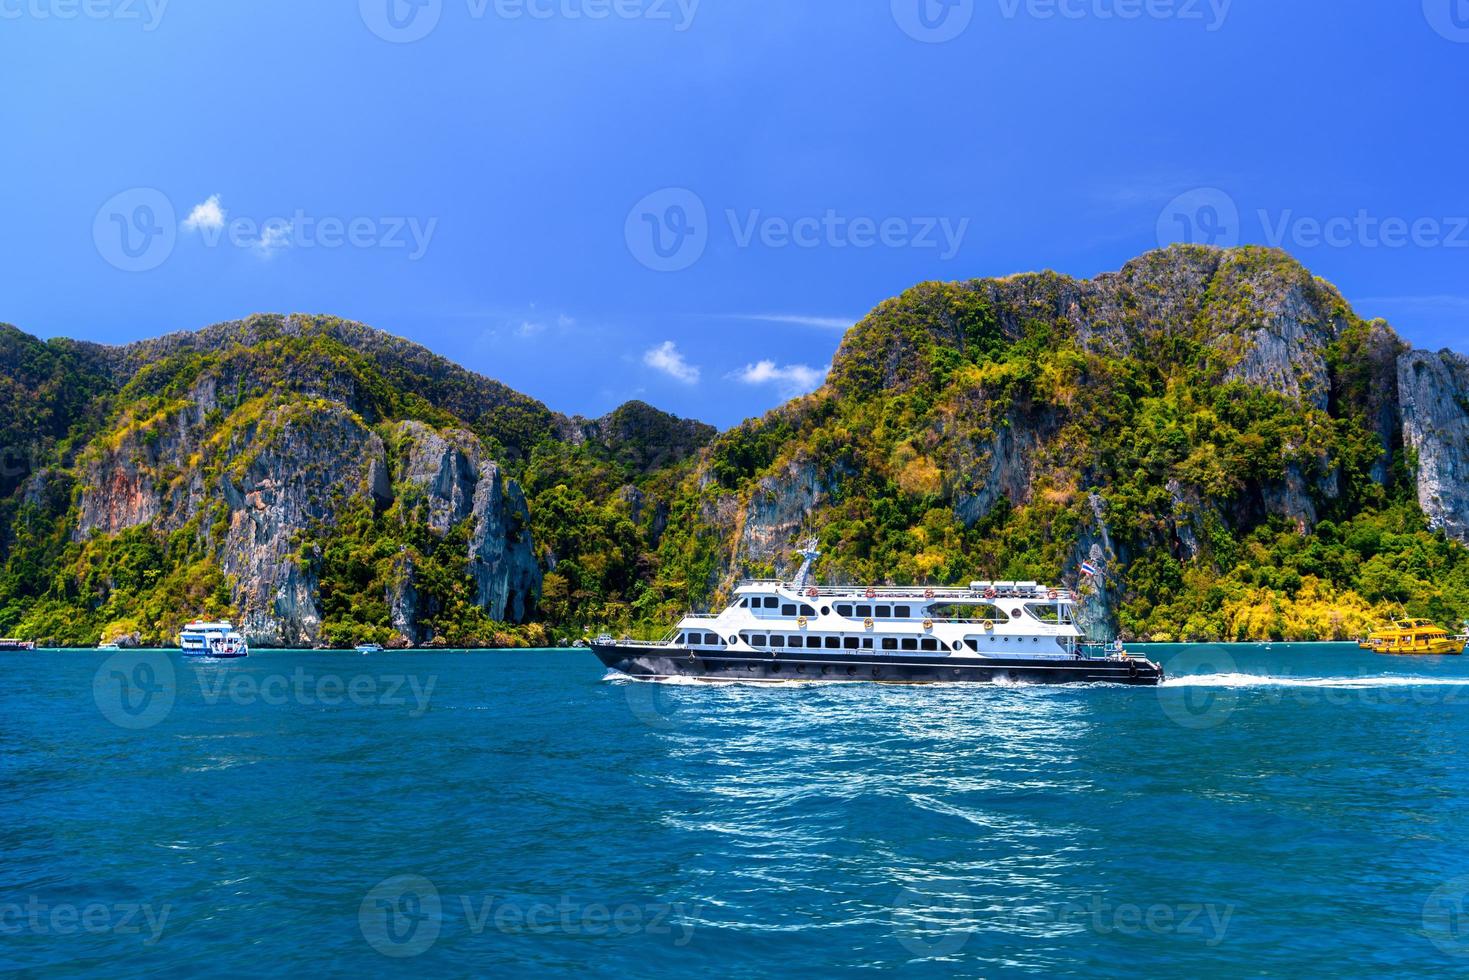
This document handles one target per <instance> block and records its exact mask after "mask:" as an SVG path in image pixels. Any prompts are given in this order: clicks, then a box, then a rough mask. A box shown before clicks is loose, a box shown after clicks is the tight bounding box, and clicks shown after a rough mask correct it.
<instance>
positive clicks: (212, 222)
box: [184, 194, 224, 231]
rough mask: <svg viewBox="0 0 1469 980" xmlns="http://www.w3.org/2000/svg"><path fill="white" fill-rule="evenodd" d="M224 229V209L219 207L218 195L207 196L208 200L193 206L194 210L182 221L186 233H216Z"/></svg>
mask: <svg viewBox="0 0 1469 980" xmlns="http://www.w3.org/2000/svg"><path fill="white" fill-rule="evenodd" d="M223 227H224V208H222V207H220V206H219V195H218V194H211V195H209V200H207V201H204V202H203V203H201V204H196V205H194V210H192V211H190V212H189V216H188V217H187V218H185V219H184V228H185V229H187V230H188V231H218V230H219V229H221V228H223Z"/></svg>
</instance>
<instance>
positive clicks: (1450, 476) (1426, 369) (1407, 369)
mask: <svg viewBox="0 0 1469 980" xmlns="http://www.w3.org/2000/svg"><path fill="white" fill-rule="evenodd" d="M1398 391H1399V402H1400V410H1401V412H1402V418H1403V442H1404V443H1405V444H1406V445H1407V447H1408V448H1409V449H1410V450H1411V451H1412V452H1413V454H1414V455H1415V457H1416V462H1417V481H1418V503H1419V505H1420V506H1421V507H1422V508H1423V512H1424V513H1425V514H1427V515H1428V519H1429V521H1430V522H1431V523H1432V524H1433V526H1434V527H1438V528H1442V529H1443V530H1444V531H1445V532H1446V533H1448V534H1450V535H1452V536H1453V537H1455V538H1458V539H1459V540H1460V541H1469V358H1465V357H1464V356H1462V355H1460V354H1456V353H1454V352H1453V351H1447V350H1446V351H1440V352H1439V353H1437V354H1430V353H1428V352H1427V351H1412V352H1410V353H1408V354H1405V355H1403V357H1402V359H1401V360H1400V361H1399V362H1398Z"/></svg>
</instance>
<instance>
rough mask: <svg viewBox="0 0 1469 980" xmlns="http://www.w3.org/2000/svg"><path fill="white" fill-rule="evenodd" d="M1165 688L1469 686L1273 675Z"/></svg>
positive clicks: (1203, 677) (1211, 677)
mask: <svg viewBox="0 0 1469 980" xmlns="http://www.w3.org/2000/svg"><path fill="white" fill-rule="evenodd" d="M1163 686H1164V687H1335V688H1374V687H1469V677H1413V676H1405V675H1403V674H1382V675H1379V676H1377V677H1288V676H1284V677H1283V676H1277V675H1274V674H1239V673H1232V674H1193V675H1190V676H1184V677H1170V678H1168V679H1167V680H1165V681H1164V682H1163Z"/></svg>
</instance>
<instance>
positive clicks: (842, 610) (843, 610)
mask: <svg viewBox="0 0 1469 980" xmlns="http://www.w3.org/2000/svg"><path fill="white" fill-rule="evenodd" d="M837 615H838V616H848V617H850V616H851V615H852V607H851V606H837Z"/></svg>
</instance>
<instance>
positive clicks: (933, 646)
mask: <svg viewBox="0 0 1469 980" xmlns="http://www.w3.org/2000/svg"><path fill="white" fill-rule="evenodd" d="M740 636H741V638H742V639H744V641H745V642H746V643H748V644H750V646H752V647H755V648H756V649H764V648H766V647H774V648H777V649H779V648H781V647H786V648H789V649H797V650H802V649H804V650H823V649H825V650H872V649H879V650H892V651H896V650H902V651H904V652H924V653H937V652H938V651H940V650H953V649H956V648H955V647H951V646H949V645H948V644H947V643H945V642H944V641H943V640H937V639H934V638H933V637H931V636H901V637H899V636H884V637H880V638H877V639H878V645H877V646H876V647H875V648H874V646H873V641H874V637H871V636H810V635H806V634H801V635H797V636H769V637H767V636H766V635H765V634H750V633H741V634H740ZM1004 640H1005V642H1007V643H1008V642H1009V641H1010V637H1008V636H1007V637H1005V638H1004ZM675 642H676V643H679V644H685V645H692V646H706V647H723V646H724V645H725V643H724V640H722V639H720V638H719V636H718V635H716V634H714V633H680V634H679V635H678V639H677V640H676V641H675ZM731 642H733V639H731ZM1015 642H1016V643H1023V642H1024V638H1023V637H1016V638H1015ZM1030 642H1032V643H1039V642H1040V637H1037V636H1033V637H1031V638H1030ZM964 645H966V646H968V647H969V649H971V650H974V651H976V652H977V651H978V650H979V641H977V640H973V639H966V640H965V641H964Z"/></svg>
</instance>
